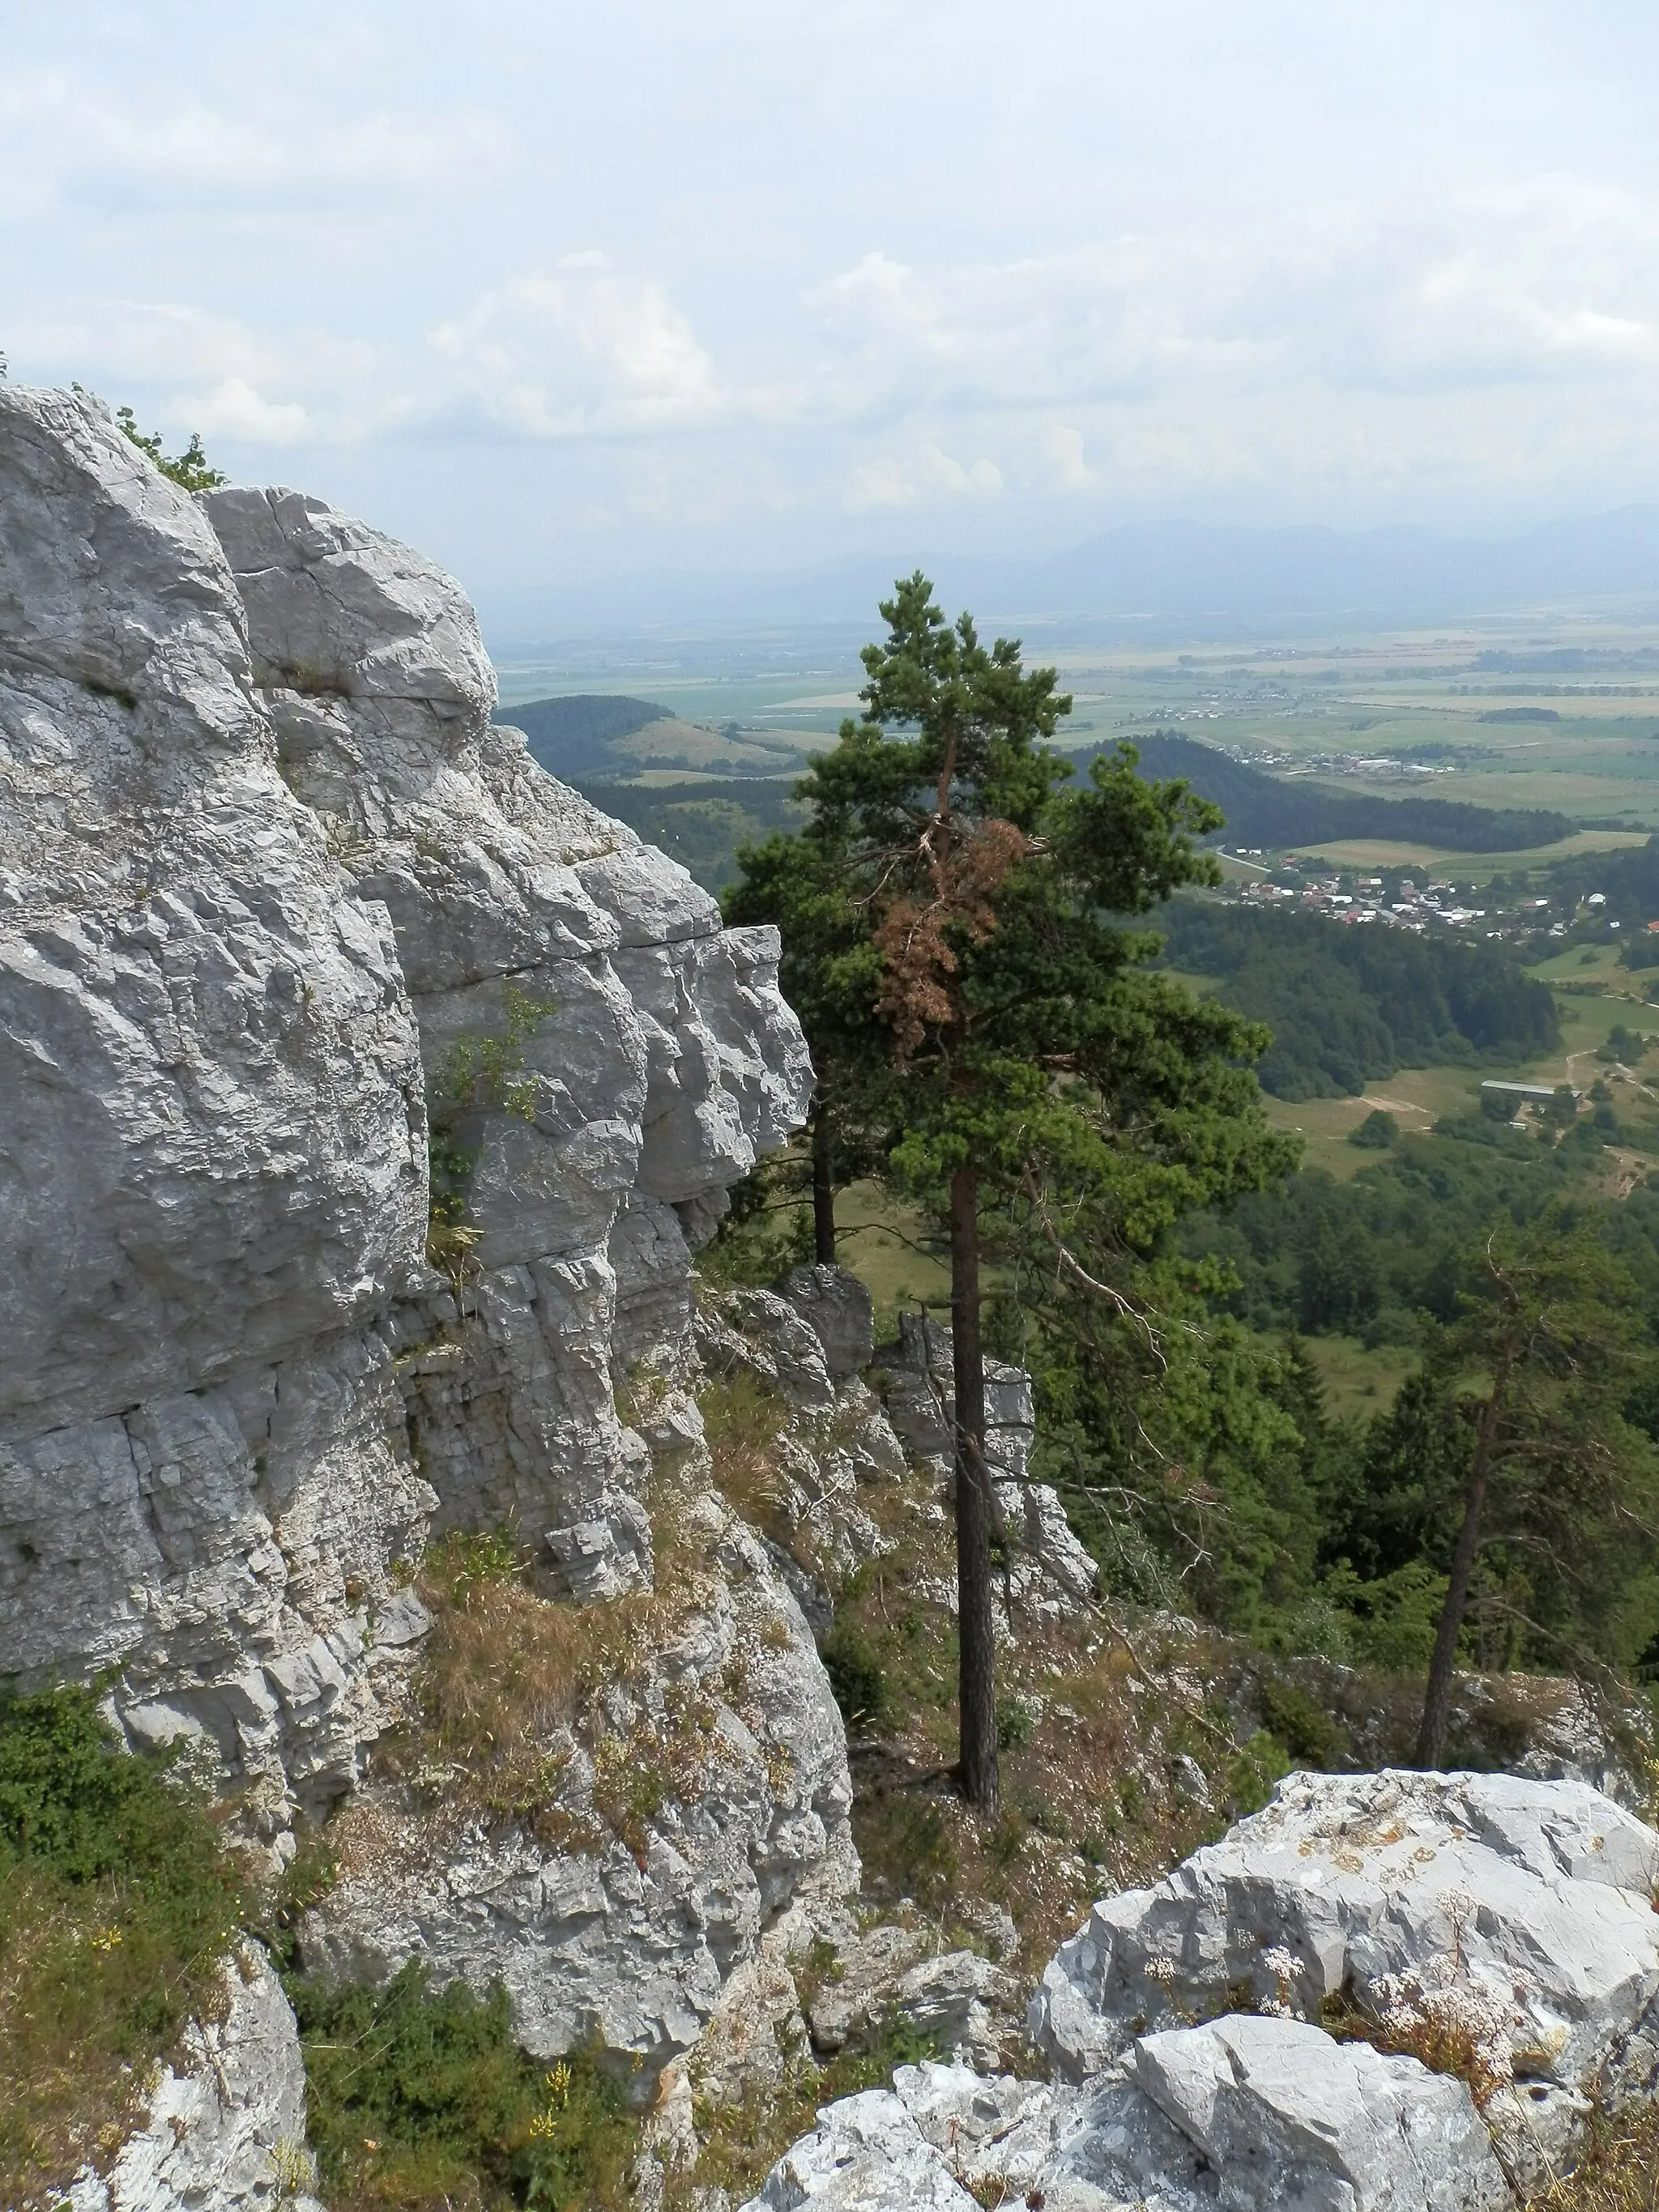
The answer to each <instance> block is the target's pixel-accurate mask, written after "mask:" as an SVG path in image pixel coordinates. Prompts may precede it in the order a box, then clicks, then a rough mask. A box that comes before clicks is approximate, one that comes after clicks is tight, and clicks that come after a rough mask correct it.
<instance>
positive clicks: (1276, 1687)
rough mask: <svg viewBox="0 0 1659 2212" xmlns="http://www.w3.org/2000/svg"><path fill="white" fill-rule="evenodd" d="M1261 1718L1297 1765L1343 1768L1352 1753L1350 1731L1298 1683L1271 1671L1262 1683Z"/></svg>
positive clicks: (1318, 1768)
mask: <svg viewBox="0 0 1659 2212" xmlns="http://www.w3.org/2000/svg"><path fill="white" fill-rule="evenodd" d="M1261 1717H1262V1718H1263V1720H1265V1721H1266V1723H1267V1727H1268V1729H1270V1731H1271V1732H1272V1734H1273V1735H1274V1736H1275V1737H1276V1738H1277V1740H1278V1741H1279V1742H1280V1743H1282V1744H1283V1745H1284V1747H1285V1751H1286V1752H1287V1753H1289V1755H1290V1757H1291V1759H1293V1760H1294V1761H1295V1762H1296V1764H1297V1765H1298V1766H1308V1767H1313V1768H1316V1769H1317V1770H1318V1771H1322V1772H1324V1773H1333V1772H1337V1771H1340V1769H1341V1767H1342V1765H1343V1764H1344V1762H1345V1760H1346V1759H1347V1757H1348V1756H1349V1745H1348V1740H1347V1731H1346V1729H1344V1728H1343V1727H1342V1725H1341V1723H1340V1722H1338V1721H1335V1720H1333V1718H1332V1717H1331V1716H1330V1714H1329V1713H1328V1712H1327V1711H1325V1708H1324V1707H1323V1705H1321V1704H1320V1703H1319V1702H1318V1700H1317V1699H1315V1698H1312V1697H1310V1695H1309V1693H1308V1692H1307V1691H1306V1690H1304V1688H1303V1687H1302V1686H1301V1684H1300V1683H1299V1682H1291V1681H1287V1680H1285V1678H1284V1677H1283V1676H1281V1675H1273V1674H1268V1675H1266V1676H1264V1677H1263V1679H1262V1681H1261Z"/></svg>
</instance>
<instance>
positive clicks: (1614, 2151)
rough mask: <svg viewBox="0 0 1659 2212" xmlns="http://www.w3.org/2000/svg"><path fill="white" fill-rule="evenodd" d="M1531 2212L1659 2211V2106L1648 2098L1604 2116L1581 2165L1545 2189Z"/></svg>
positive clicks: (1594, 2128) (1597, 2122) (1593, 2127)
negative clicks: (1621, 2110) (1624, 2109)
mask: <svg viewBox="0 0 1659 2212" xmlns="http://www.w3.org/2000/svg"><path fill="white" fill-rule="evenodd" d="M1527 2212H1659V2104H1656V2103H1655V2102H1654V2101H1653V2100H1651V2099H1644V2100H1643V2101H1642V2102H1640V2103H1639V2104H1634V2105H1632V2106H1629V2107H1628V2108H1627V2109H1626V2111H1624V2112H1619V2113H1614V2114H1601V2115H1598V2116H1597V2118H1595V2120H1594V2121H1592V2123H1591V2124H1590V2129H1589V2136H1588V2137H1587V2139H1586V2141H1585V2144H1584V2148H1583V2152H1582V2154H1580V2157H1579V2160H1578V2163H1577V2166H1575V2167H1574V2168H1573V2170H1572V2172H1571V2173H1569V2174H1567V2175H1565V2176H1564V2177H1563V2178H1561V2179H1558V2180H1554V2181H1552V2182H1551V2183H1550V2184H1549V2185H1548V2186H1547V2188H1544V2189H1541V2190H1540V2191H1538V2192H1537V2193H1536V2194H1535V2195H1534V2197H1532V2198H1531V2199H1530V2200H1529V2202H1528V2207H1527Z"/></svg>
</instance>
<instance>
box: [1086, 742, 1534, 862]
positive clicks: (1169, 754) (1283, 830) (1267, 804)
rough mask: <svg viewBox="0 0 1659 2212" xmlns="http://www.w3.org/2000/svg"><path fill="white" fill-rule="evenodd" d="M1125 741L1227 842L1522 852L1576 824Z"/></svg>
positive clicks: (1210, 752) (1185, 748)
mask: <svg viewBox="0 0 1659 2212" xmlns="http://www.w3.org/2000/svg"><path fill="white" fill-rule="evenodd" d="M1128 742H1129V743H1130V744H1133V746H1134V748H1135V750H1136V751H1137V752H1138V753H1139V756H1140V772H1141V774H1142V775H1147V776H1158V777H1163V776H1183V777H1185V779H1186V780H1187V781H1188V782H1189V783H1190V784H1191V785H1192V786H1193V788H1194V790H1195V791H1198V792H1200V793H1202V794H1203V796H1204V797H1205V798H1206V799H1213V800H1214V802H1215V804H1216V805H1218V807H1219V808H1220V809H1221V811H1222V812H1223V814H1225V816H1226V817H1227V822H1226V831H1225V835H1226V838H1227V841H1228V842H1229V843H1230V844H1239V845H1260V846H1262V847H1264V848H1265V847H1268V846H1279V847H1284V846H1287V845H1292V846H1293V845H1325V844H1331V843H1334V842H1335V841H1336V840H1337V839H1338V838H1340V837H1378V838H1387V839H1389V840H1390V841H1391V842H1394V843H1395V844H1403V845H1411V844H1420V845H1424V846H1438V847H1440V848H1443V849H1444V850H1445V851H1447V852H1453V853H1519V852H1528V851H1530V850H1531V849H1532V848H1534V846H1540V845H1553V844H1556V843H1558V842H1559V841H1560V839H1562V838H1563V837H1568V836H1571V834H1572V832H1573V830H1574V829H1575V828H1576V827H1577V824H1576V823H1572V822H1570V821H1569V820H1568V818H1567V817H1566V816H1565V814H1556V813H1552V812H1549V811H1545V810H1543V809H1541V808H1522V807H1490V806H1471V805H1468V804H1467V803H1466V802H1465V801H1463V800H1461V799H1376V798H1372V797H1370V795H1369V794H1365V793H1354V794H1353V795H1352V796H1349V795H1348V794H1347V793H1339V792H1333V791H1328V790H1324V789H1322V788H1320V787H1318V786H1317V785H1315V784H1312V783H1305V782H1303V781H1299V780H1298V781H1294V782H1289V781H1284V780H1283V779H1281V778H1279V777H1278V776H1273V775H1267V774H1265V773H1264V772H1263V771H1262V770H1261V769H1256V768H1247V767H1246V766H1245V765H1244V763H1243V762H1242V761H1235V760H1230V759H1229V758H1228V757H1227V755H1226V754H1225V753H1224V752H1218V751H1217V750H1216V748H1215V747H1214V746H1213V745H1205V744H1198V743H1197V742H1196V741H1195V740H1194V739H1193V738H1183V737H1179V736H1177V735H1176V732H1174V731H1173V730H1154V731H1152V732H1150V733H1149V734H1147V735H1146V736H1140V737H1133V738H1130V739H1129V740H1128Z"/></svg>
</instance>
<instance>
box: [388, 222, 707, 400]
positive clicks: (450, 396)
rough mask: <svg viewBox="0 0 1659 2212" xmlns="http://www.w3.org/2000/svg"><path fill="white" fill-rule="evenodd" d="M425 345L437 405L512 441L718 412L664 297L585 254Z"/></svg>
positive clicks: (699, 362)
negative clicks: (435, 376) (434, 368)
mask: <svg viewBox="0 0 1659 2212" xmlns="http://www.w3.org/2000/svg"><path fill="white" fill-rule="evenodd" d="M428 343H429V345H430V349H431V352H432V355H433V356H434V358H435V362H436V363H437V364H438V366H439V372H440V374H439V380H438V390H437V394H435V405H436V406H437V407H438V408H439V409H440V410H441V411H442V412H444V413H445V414H446V415H447V416H449V417H450V418H451V419H455V418H459V419H463V420H464V419H465V418H467V417H469V416H470V417H471V419H473V420H474V421H475V422H477V423H479V424H481V425H484V426H487V427H488V428H489V429H490V430H491V431H492V432H495V433H498V434H505V435H509V436H511V435H517V436H520V437H524V438H529V439H537V440H540V439H545V438H577V437H584V436H608V435H630V434H637V433H639V432H642V431H664V430H672V429H678V428H687V427H693V426H701V425H703V424H707V423H708V422H712V421H713V420H714V418H715V417H716V416H718V415H719V414H720V412H721V410H722V408H723V407H724V405H725V404H726V395H724V394H723V393H722V392H721V389H720V383H719V380H718V379H717V377H716V375H715V373H714V362H712V361H711V360H710V358H709V356H708V353H707V351H706V350H705V349H704V348H703V347H702V344H701V343H699V342H698V339H697V336H696V331H694V330H693V328H692V326H691V324H690V320H689V319H688V318H687V317H686V316H685V315H684V313H682V312H681V310H680V309H679V308H678V307H676V306H675V304H674V302H673V301H671V299H670V297H669V295H668V294H667V293H666V291H665V289H663V287H662V286H661V285H660V284H659V283H656V282H655V281H654V280H653V279H651V278H649V277H645V276H635V275H632V274H629V273H628V272H626V271H623V270H618V269H617V268H615V267H614V266H613V265H612V264H611V261H610V260H609V259H608V258H607V257H606V256H605V254H603V253H601V252H597V251H594V250H589V251H587V252H580V253H573V254H569V255H567V256H566V257H565V258H563V259H562V261H560V262H559V263H558V264H557V265H556V268H555V269H554V270H552V271H551V273H550V274H547V275H532V276H515V277H513V279H512V280H511V281H510V282H509V283H507V284H505V285H503V286H501V288H500V289H497V290H495V291H491V292H487V293H485V294H484V295H483V297H482V298H481V299H479V300H478V301H476V302H475V303H474V304H473V306H472V307H470V308H469V309H468V310H467V311H466V312H465V313H464V314H463V315H460V316H459V317H457V318H456V319H453V321H448V322H443V323H440V324H438V325H436V327H435V329H433V330H432V331H430V333H429V334H428Z"/></svg>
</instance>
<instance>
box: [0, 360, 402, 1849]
mask: <svg viewBox="0 0 1659 2212" xmlns="http://www.w3.org/2000/svg"><path fill="white" fill-rule="evenodd" d="M0 786H3V789H4V803H3V805H0V1039H3V1048H0V1115H3V1118H4V1122H5V1127H6V1132H7V1141H6V1146H5V1148H4V1153H3V1158H0V1252H3V1257H4V1262H5V1267H6V1271H7V1276H8V1279H9V1282H10V1284H11V1286H12V1291H13V1297H14V1308H15V1310H14V1315H13V1324H12V1326H11V1328H9V1332H8V1338H7V1345H6V1351H5V1355H4V1358H3V1360H0V1672H3V1673H5V1674H9V1675H11V1676H13V1677H14V1678H16V1679H21V1680H23V1681H24V1682H29V1681H37V1680H45V1679H49V1678H51V1677H52V1676H53V1675H64V1676H74V1675H76V1674H87V1673H89V1672H91V1671H92V1670H94V1669H96V1668H110V1669H113V1670H115V1686H114V1690H113V1692H112V1697H113V1704H114V1707H115V1710H116V1711H117V1713H118V1715H123V1714H125V1713H126V1712H128V1711H131V1714H132V1716H133V1733H134V1735H135V1737H136V1738H137V1739H138V1740H143V1741H157V1740H159V1739H161V1738H163V1737H166V1736H169V1735H181V1734H187V1735H193V1736H195V1737H197V1738H198V1739H199V1740H200V1741H202V1742H203V1743H204V1746H208V1747H211V1748H212V1750H213V1751H214V1752H215V1753H216V1754H217V1756H218V1757H219V1758H220V1759H222V1762H223V1763H224V1765H226V1766H227V1767H228V1768H229V1769H230V1771H233V1772H240V1774H241V1775H242V1776H243V1777H245V1778H247V1779H249V1780H251V1781H252V1782H253V1783H254V1784H256V1785H257V1786H256V1788H255V1790H254V1791H253V1793H252V1797H251V1799H250V1808H251V1813H252V1818H253V1819H254V1820H255V1822H256V1824H258V1823H264V1822H269V1821H270V1820H277V1821H279V1822H280V1820H282V1819H283V1818H285V1817H286V1815H285V1813H284V1811H283V1808H285V1807H287V1806H289V1805H290V1804H291V1802H293V1798H294V1796H296V1795H297V1796H299V1797H300V1798H301V1800H302V1801H305V1802H309V1803H310V1804H312V1805H313V1808H319V1807H320V1806H322V1805H324V1804H325V1803H326V1802H328V1801H329V1800H330V1799H331V1797H332V1796H336V1795H337V1794H338V1793H339V1791H340V1790H343V1789H344V1788H345V1787H347V1786H348V1785H349V1782H350V1780H351V1778H352V1776H353V1774H354V1773H355V1772H356V1764H357V1756H358V1750H359V1747H360V1746H361V1744H362V1742H363V1741H365V1740H367V1739H368V1738H371V1737H373V1736H374V1735H375V1734H376V1733H377V1731H378V1729H380V1726H381V1725H382V1724H383V1722H384V1717H385V1711H386V1708H385V1705H384V1703H383V1700H382V1697H381V1694H380V1693H381V1689H382V1688H383V1687H384V1686H385V1685H386V1680H387V1679H388V1677H387V1675H386V1670H385V1669H383V1668H380V1667H379V1666H378V1664H377V1658H376V1650H375V1643H374V1634H373V1630H372V1620H373V1613H374V1607H375V1606H376V1605H377V1604H378V1603H380V1601H383V1600H384V1599H385V1598H386V1596H387V1595H389V1594H390V1590H391V1588H392V1575H391V1571H390V1570H391V1563H392V1560H393V1559H397V1558H398V1557H399V1556H409V1555H411V1554H412V1553H416V1552H417V1551H418V1549H419V1546H420V1542H421V1538H422V1531H423V1528H424V1526H425V1522H426V1519H427V1516H428V1514H429V1512H430V1510H431V1509H432V1505H433V1503H434V1499H433V1495H432V1492H431V1491H430V1489H429V1487H428V1485H427V1484H426V1482H425V1481H424V1480H423V1479H422V1476H421V1475H420V1474H419V1472H418V1470H417V1469H416V1468H415V1466H414V1465H413V1464H412V1463H411V1462H410V1458H409V1455H408V1453H407V1451H406V1449H404V1447H403V1444H402V1408H401V1407H400V1405H399V1402H398V1392H397V1388H396V1377H395V1375H394V1373H393V1370H392V1360H391V1358H390V1356H389V1354H388V1352H387V1350H386V1346H385V1344H384V1342H383V1341H382V1340H380V1338H379V1337H378V1336H377V1335H376V1334H375V1333H374V1330H373V1328H372V1327H371V1326H370V1325H371V1324H372V1323H373V1322H374V1321H375V1319H376V1318H377V1316H379V1315H380V1314H381V1313H382V1312H383V1311H384V1310H386V1308H387V1307H388V1306H389V1305H390V1304H392V1302H393V1300H394V1299H395V1298H397V1297H399V1296H401V1295H404V1293H406V1292H407V1291H409V1290H410V1289H411V1288H413V1287H414V1286H415V1285H417V1284H418V1283H420V1282H421V1281H422V1280H423V1279H424V1274H425V1270H424V1267H423V1265H422V1255H421V1247H422V1238H423V1237H424V1233H425V1219H426V1195H425V1164H424V1151H425V1145H424V1129H423V1122H424V1115H423V1109H422V1085H421V1071H420V1061H419V1056H418V1049H417V1039H416V1024H415V1022H414V1019H413V1016H412V1010H411V1008H410V1001H409V997H408V994H407V992H406V990H405V988H404V981H403V977H402V975H401V972H400V969H399V965H398V956H397V951H396V947H395V945H394V943H393V939H392V931H391V929H390V927H389V925H388V922H387V920H386V915H385V912H384V910H383V909H381V908H377V907H374V906H371V905H366V904H365V903H363V902H362V901H361V900H360V899H358V898H357V897H356V896H355V895H354V894H353V891H352V889H351V886H350V885H349V884H348V883H347V882H346V881H345V879H344V878H343V876H342V875H341V873H340V872H339V870H338V868H337V866H336V865H335V864H334V862H333V860H331V857H330V854H329V852H328V850H327V847H326V844H325V839H324V837H323V836H322V833H321V831H320V829H319V824H318V823H317V821H316V819H315V817H313V815H312V814H311V813H310V812H309V811H307V809H306V808H305V807H304V806H302V805H301V804H300V803H299V801H298V800H297V799H295V797H294V795H293V793H291V792H290V791H289V788H288V787H287V785H286V784H285V783H284V782H283V779H282V777H281V775H279V773H278V769H277V762H276V744H275V741H274V737H273V733H272V731H271V727H270V723H269V721H268V720H267V719H266V718H265V716H264V714H263V712H262V711H261V708H260V707H259V704H258V701H257V699H256V697H255V696H254V693H253V690H252V684H251V681H250V666H249V654H248V645H247V637H246V626H245V621H244V617H243V612H242V607H241V602H240V596H239V594H238V592H237V589H236V586H235V582H234V579H233V578H232V576H231V574H230V571H229V568H228V565H227V563H226V562H225V559H224V556H223V554H222V550H220V548H219V545H218V541H217V539H216V537H215V536H214V533H213V532H212V530H211V529H210V526H209V525H208V523H207V521H206V520H205V519H204V516H203V514H202V513H201V512H200V510H199V508H198V507H197V506H196V505H195V504H194V502H192V501H191V500H190V499H188V498H187V497H185V495H183V494H182V493H180V492H179V490H178V489H177V488H176V487H175V486H173V485H172V484H170V483H167V480H166V479H165V478H164V477H161V475H160V474H159V473H158V472H157V471H155V469H154V468H152V467H151V466H150V465H149V462H148V461H147V460H146V459H144V458H143V455H142V454H140V453H138V451H137V448H136V447H134V446H133V445H132V444H131V441H129V440H127V439H126V438H125V437H124V436H122V435H121V434H120V432H119V431H118V429H117V428H116V427H115V425H114V424H113V422H112V421H111V420H110V418H109V416H108V414H107V412H106V410H103V409H102V408H101V407H100V405H99V404H97V403H95V402H93V401H91V400H89V399H86V398H81V397H79V396H76V395H71V394H68V393H61V392H31V391H27V390H25V389H21V388H19V387H16V386H3V387H0ZM394 1671H395V1669H394Z"/></svg>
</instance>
